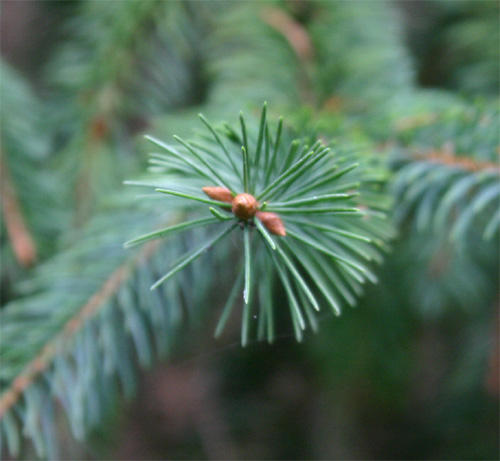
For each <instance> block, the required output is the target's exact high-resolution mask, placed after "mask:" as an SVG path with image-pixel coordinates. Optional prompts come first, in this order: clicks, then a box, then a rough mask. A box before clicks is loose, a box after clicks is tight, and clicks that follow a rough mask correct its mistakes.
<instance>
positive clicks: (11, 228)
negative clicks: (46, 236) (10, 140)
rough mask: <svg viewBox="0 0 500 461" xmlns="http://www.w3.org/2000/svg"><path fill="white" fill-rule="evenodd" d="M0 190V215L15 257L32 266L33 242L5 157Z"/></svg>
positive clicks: (0, 166) (35, 253)
mask: <svg viewBox="0 0 500 461" xmlns="http://www.w3.org/2000/svg"><path fill="white" fill-rule="evenodd" d="M4 155H5V154H4ZM0 192H1V196H2V216H3V219H4V222H5V227H6V229H7V234H8V236H9V240H10V242H11V244H12V248H13V250H14V254H15V255H16V259H17V260H18V262H19V264H21V265H22V266H24V267H29V266H32V265H33V264H34V263H35V261H36V257H37V252H36V247H35V243H34V241H33V238H32V236H31V234H30V232H29V230H28V227H27V225H26V221H25V219H24V216H23V213H22V210H21V206H20V203H19V199H18V197H17V193H16V190H15V187H14V184H13V183H12V181H11V178H10V174H9V169H8V166H7V162H6V161H5V159H2V161H1V162H0Z"/></svg>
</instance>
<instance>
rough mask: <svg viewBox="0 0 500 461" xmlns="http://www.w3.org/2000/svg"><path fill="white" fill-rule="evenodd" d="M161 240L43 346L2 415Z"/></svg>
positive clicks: (2, 405)
mask: <svg viewBox="0 0 500 461" xmlns="http://www.w3.org/2000/svg"><path fill="white" fill-rule="evenodd" d="M158 243H159V242H158V241H154V242H150V243H148V244H147V245H145V247H144V249H143V250H142V251H141V252H140V253H139V254H138V256H137V257H136V258H135V259H134V261H133V262H132V264H131V263H129V262H125V263H123V264H122V265H121V266H119V267H118V269H117V270H116V271H115V272H113V274H111V276H110V277H109V278H108V279H107V280H106V281H105V282H104V284H103V285H102V287H101V288H100V290H99V291H97V292H96V293H95V294H94V295H93V296H92V297H91V298H90V299H89V300H88V301H87V302H86V303H85V304H84V305H83V306H82V307H81V308H80V309H79V311H78V312H77V314H76V315H75V316H74V317H73V318H71V319H70V320H68V322H66V324H65V325H64V326H63V328H62V331H60V333H58V334H56V336H55V337H54V338H53V339H51V340H49V341H48V342H47V343H46V344H45V346H43V347H42V349H41V351H40V352H39V353H38V355H37V356H36V357H35V358H34V359H33V360H32V361H31V362H29V363H28V364H27V365H26V366H25V367H24V369H23V370H22V371H21V373H20V374H19V375H18V376H17V378H16V379H14V381H13V382H12V384H11V386H10V387H9V388H8V389H7V390H6V391H5V392H4V394H3V395H2V397H1V399H0V419H1V418H2V417H3V415H4V414H5V413H6V412H7V411H8V410H9V408H11V407H12V406H13V405H14V404H15V403H16V402H17V400H18V399H19V397H20V396H21V394H22V393H23V392H24V391H25V390H26V388H28V387H29V386H30V385H31V384H32V383H33V382H34V381H35V380H36V379H37V377H38V376H39V375H40V374H41V373H42V372H43V371H45V370H46V369H47V368H48V367H49V366H50V364H51V363H52V360H53V359H54V357H55V356H56V354H57V350H58V348H59V346H60V345H61V344H67V343H68V342H69V341H70V340H71V339H72V338H73V336H74V335H75V333H76V332H78V331H79V330H80V329H81V328H82V326H83V325H84V324H85V321H86V320H87V319H89V318H90V317H92V316H93V315H94V314H95V313H96V312H97V311H98V310H99V308H101V307H102V306H103V304H104V303H105V302H106V301H107V300H108V299H109V298H110V297H111V296H112V295H113V294H114V293H116V291H117V290H118V289H119V287H120V286H121V284H122V283H123V282H124V281H125V280H126V279H127V278H128V277H129V276H130V275H131V273H132V270H133V268H134V267H136V266H138V265H140V264H142V263H143V262H144V261H146V260H147V259H149V258H150V257H151V255H152V254H153V253H154V250H155V249H156V248H157V246H158Z"/></svg>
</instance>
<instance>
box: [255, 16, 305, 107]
mask: <svg viewBox="0 0 500 461" xmlns="http://www.w3.org/2000/svg"><path fill="white" fill-rule="evenodd" d="M261 18H262V20H263V21H264V22H265V23H267V24H268V25H269V26H271V27H272V28H273V29H274V30H276V31H277V32H279V33H280V34H282V35H283V36H284V37H285V39H286V40H287V42H288V43H289V45H290V47H291V48H292V50H293V51H294V52H295V54H296V55H297V58H298V59H299V62H300V64H301V75H300V79H301V82H300V86H301V91H302V99H303V100H304V102H306V103H310V104H312V103H313V102H314V91H313V85H312V82H311V78H310V76H309V70H310V66H311V64H312V62H313V59H314V47H313V44H312V41H311V38H310V37H309V34H308V32H307V30H306V29H305V28H304V27H303V26H302V24H300V23H299V22H297V21H296V20H295V19H294V18H293V17H292V16H291V15H290V14H288V13H287V12H286V11H284V10H282V9H280V8H275V7H267V8H264V9H263V11H262V13H261Z"/></svg>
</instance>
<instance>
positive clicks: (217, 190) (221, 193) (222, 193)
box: [201, 187, 233, 203]
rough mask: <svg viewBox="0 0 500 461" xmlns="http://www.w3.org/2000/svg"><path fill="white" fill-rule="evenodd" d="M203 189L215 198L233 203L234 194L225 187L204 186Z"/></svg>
mask: <svg viewBox="0 0 500 461" xmlns="http://www.w3.org/2000/svg"><path fill="white" fill-rule="evenodd" d="M201 190H202V191H203V192H205V194H207V195H208V196H209V197H210V198H213V199H214V200H219V201H221V202H226V203H231V202H232V201H233V194H232V193H231V191H230V190H229V189H226V188H225V187H202V188H201Z"/></svg>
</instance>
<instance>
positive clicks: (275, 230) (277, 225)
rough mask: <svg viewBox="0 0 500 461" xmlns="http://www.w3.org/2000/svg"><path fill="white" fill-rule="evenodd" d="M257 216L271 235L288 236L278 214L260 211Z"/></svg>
mask: <svg viewBox="0 0 500 461" xmlns="http://www.w3.org/2000/svg"><path fill="white" fill-rule="evenodd" d="M256 216H257V218H258V219H259V220H260V221H261V222H262V224H264V226H266V228H267V230H268V231H269V232H271V234H274V235H279V236H281V237H284V236H285V235H286V230H285V225H284V224H283V221H282V220H281V218H280V217H279V216H278V215H277V214H276V213H271V212H270V211H258V212H257V214H256Z"/></svg>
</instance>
